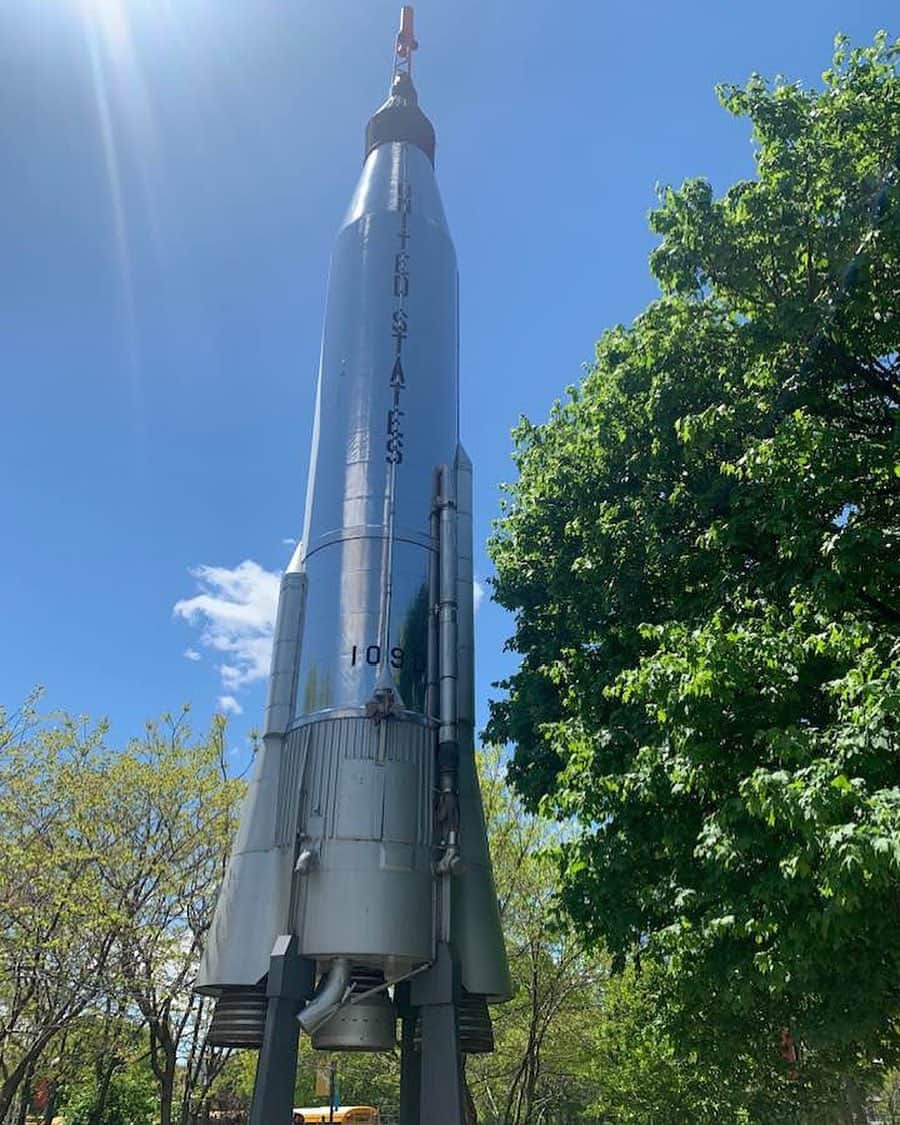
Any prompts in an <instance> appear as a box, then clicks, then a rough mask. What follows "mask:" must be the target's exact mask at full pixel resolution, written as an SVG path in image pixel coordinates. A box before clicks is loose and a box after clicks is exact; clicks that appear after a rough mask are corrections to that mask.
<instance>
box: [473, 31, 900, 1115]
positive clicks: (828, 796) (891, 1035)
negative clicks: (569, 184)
mask: <svg viewBox="0 0 900 1125" xmlns="http://www.w3.org/2000/svg"><path fill="white" fill-rule="evenodd" d="M898 53H900V52H898V46H897V44H892V43H890V42H889V41H888V40H887V37H886V36H884V35H880V36H879V37H878V39H877V40H876V43H875V45H874V46H873V47H870V48H866V49H857V50H852V51H851V50H850V49H849V48H848V46H847V44H846V43H845V42H844V41H843V40H839V41H838V45H837V53H836V55H835V60H834V65H833V68H832V69H831V70H829V71H826V72H825V74H824V76H823V83H824V84H823V86H822V88H821V89H805V88H803V87H801V86H799V85H795V84H787V83H784V82H778V83H776V84H774V85H770V84H768V83H766V82H764V81H763V80H762V79H760V78H758V77H754V78H753V79H751V81H750V82H749V83H748V84H747V86H746V87H744V88H741V89H739V88H734V87H725V88H722V89H721V91H720V97H721V100H722V102H723V104H724V106H725V107H726V108H727V109H728V110H729V111H730V112H731V113H733V114H735V115H737V116H738V117H745V118H749V120H750V122H751V123H752V126H753V134H754V138H755V142H756V148H757V170H758V175H757V178H756V179H755V180H753V181H748V182H742V183H738V184H736V185H735V186H734V187H732V188H731V189H730V190H729V191H727V192H726V193H725V195H724V196H722V197H721V198H715V197H714V195H713V192H712V190H711V188H710V186H709V184H708V183H706V182H704V181H702V180H692V181H688V182H687V183H685V184H684V185H683V186H682V187H681V188H680V189H678V190H672V189H668V190H666V191H665V192H663V193H662V196H661V205H660V207H659V209H658V210H657V211H655V212H654V213H653V215H652V216H651V226H652V228H653V230H654V231H655V232H656V233H658V234H659V235H660V236H661V242H660V244H659V246H658V247H657V249H656V250H655V251H654V252H653V254H652V256H651V266H652V269H653V272H654V274H655V276H656V277H657V279H658V280H659V282H660V284H661V287H662V289H663V296H662V298H661V299H660V300H658V301H657V302H655V303H654V304H653V305H651V306H650V307H649V308H648V309H647V311H646V312H645V313H644V314H643V315H642V316H640V317H639V318H638V319H637V320H636V321H635V322H634V324H633V325H632V326H631V327H630V328H627V329H626V328H622V327H619V328H615V329H613V330H611V331H608V332H607V333H605V335H604V336H603V338H602V339H601V340H600V342H599V344H598V345H597V350H596V358H595V362H594V364H593V366H592V368H591V369H590V371H589V373H588V375H587V377H586V378H585V380H584V381H583V383H582V384H581V385H580V386H578V387H572V388H570V389H569V395H568V399H567V400H566V401H565V402H563V403H558V404H557V405H556V406H555V407H554V409H553V411H552V414H551V417H550V420H549V421H548V422H547V423H545V424H543V425H534V424H532V423H530V422H528V421H526V420H523V421H522V422H521V423H520V425H519V426H518V428H517V430H516V431H515V444H516V448H515V462H516V465H517V467H518V470H519V477H518V481H517V482H516V483H515V484H513V485H511V486H508V487H507V499H506V501H505V504H504V509H503V514H502V518H501V519H500V521H499V522H498V525H497V529H496V533H495V535H494V538H493V540H492V546H491V550H492V555H493V559H494V561H495V564H496V568H497V579H496V582H495V596H496V598H497V600H498V601H499V602H500V603H501V604H502V605H504V606H506V607H507V608H508V609H510V610H512V611H513V612H514V614H515V621H516V626H515V635H514V637H513V638H512V640H511V642H510V647H512V648H514V649H515V650H517V651H518V652H519V653H521V654H522V661H521V666H520V669H519V671H518V672H517V673H516V674H515V675H514V676H513V677H512V678H511V679H510V680H509V681H508V682H507V683H506V684H505V685H504V686H505V687H506V688H507V689H508V693H507V697H506V698H505V699H503V700H501V701H499V702H496V703H495V704H494V705H493V708H492V718H491V723H490V727H489V731H488V734H489V736H490V737H491V738H492V739H493V740H495V741H504V742H506V741H509V742H512V743H514V744H515V747H516V750H515V758H514V761H513V764H512V767H511V777H512V778H513V780H514V782H515V784H516V785H517V787H518V788H519V790H520V792H521V793H522V794H523V796H524V797H525V799H526V801H527V802H528V804H529V805H530V807H532V808H538V807H540V808H541V809H543V810H544V811H545V812H546V813H547V814H549V815H552V816H554V817H557V818H560V819H566V818H575V820H576V821H577V824H578V826H579V827H578V830H577V832H576V834H575V835H574V836H573V838H571V839H570V840H569V841H568V842H567V844H566V846H565V848H564V869H563V898H564V902H565V904H566V906H567V908H568V910H569V912H570V914H571V916H572V917H573V919H574V920H575V922H576V924H577V925H578V927H579V929H580V930H581V931H582V932H583V933H584V934H585V935H586V936H587V938H588V939H589V940H590V941H592V942H594V943H597V944H598V945H599V944H601V943H602V944H605V945H606V946H607V947H608V948H609V950H610V951H611V952H612V954H613V955H614V957H615V959H616V965H617V967H621V966H622V965H624V964H625V962H626V960H627V959H628V958H629V957H634V956H635V955H636V954H639V953H643V954H644V955H651V956H654V957H657V958H658V959H659V962H660V963H661V964H664V965H665V967H666V971H667V973H668V974H669V975H670V977H671V979H672V980H673V981H674V982H675V983H676V984H677V990H678V997H679V1003H678V1004H677V1005H675V1006H674V1008H673V1011H674V1012H676V1013H677V1015H676V1016H674V1017H673V1019H674V1020H675V1021H676V1023H677V1024H678V1026H677V1027H676V1026H673V1033H674V1034H676V1036H677V1038H678V1039H679V1041H680V1042H686V1041H688V1040H690V1039H691V1038H692V1037H693V1038H696V1037H697V1036H698V1034H699V1031H700V1029H704V1034H707V1033H708V1034H709V1036H710V1038H711V1039H713V1040H714V1041H715V1042H716V1043H717V1044H718V1050H719V1051H720V1052H722V1051H724V1052H725V1054H726V1055H727V1056H734V1057H736V1056H737V1054H738V1053H739V1051H740V1048H741V1044H743V1043H746V1042H747V1041H748V1040H749V1039H751V1038H752V1039H755V1038H756V1037H757V1036H758V1035H759V1034H762V1036H763V1039H764V1041H766V1042H768V1043H769V1044H771V1045H773V1046H776V1045H777V1043H778V1037H779V1035H780V1033H781V1029H782V1028H785V1027H786V1028H790V1029H791V1031H792V1033H793V1036H794V1038H795V1039H796V1040H797V1042H798V1043H800V1044H801V1059H802V1056H803V1055H804V1053H805V1054H806V1056H807V1057H812V1055H813V1054H815V1053H816V1052H818V1054H819V1056H820V1057H825V1056H826V1055H829V1053H832V1054H831V1055H829V1057H832V1061H833V1065H834V1066H835V1067H838V1068H840V1067H843V1068H844V1070H845V1072H846V1073H847V1074H848V1075H850V1074H855V1073H857V1069H858V1072H859V1074H860V1075H865V1074H867V1073H868V1071H867V1067H868V1065H869V1062H870V1061H871V1060H874V1059H882V1060H888V1059H889V1058H890V1057H891V1056H892V1054H893V1053H894V1052H895V1051H896V1047H897V1037H896V1030H895V1029H896V1026H897V1017H898V1015H900V983H898V982H900V765H898V761H900V759H898V753H900V732H898V719H897V715H898V704H900V598H898V590H900V437H898V424H897V421H898V417H900V362H898V352H900V320H898V310H900V192H898V168H897V160H898V152H900V148H898V141H900V79H898V74H897V60H898ZM699 1013H703V1016H704V1019H702V1020H701V1019H699V1018H698V1014H699ZM702 1037H703V1036H702V1035H700V1038H701V1039H702ZM834 1052H837V1054H834ZM802 1065H803V1064H802V1061H801V1068H802ZM848 1112H850V1111H849V1110H848ZM757 1119H760V1120H762V1119H764V1118H757Z"/></svg>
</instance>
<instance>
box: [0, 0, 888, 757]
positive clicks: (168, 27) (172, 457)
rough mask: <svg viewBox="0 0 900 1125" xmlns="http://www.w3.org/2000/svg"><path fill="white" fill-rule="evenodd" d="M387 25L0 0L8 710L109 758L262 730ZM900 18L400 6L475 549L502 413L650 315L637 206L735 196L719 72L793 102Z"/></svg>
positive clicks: (496, 466)
mask: <svg viewBox="0 0 900 1125" xmlns="http://www.w3.org/2000/svg"><path fill="white" fill-rule="evenodd" d="M398 10H399V4H398V3H396V2H395V0H3V2H2V3H0V146H2V152H3V154H4V174H3V177H2V179H0V250H2V253H0V381H2V382H0V385H2V398H0V519H2V530H0V542H2V544H3V550H2V551H0V642H2V643H0V702H2V703H5V704H6V705H8V706H14V705H15V704H16V703H17V702H18V701H20V700H21V699H22V697H23V696H24V694H25V693H26V692H27V691H28V690H29V688H31V687H32V686H33V685H35V684H43V685H45V686H46V688H47V703H48V704H49V705H51V706H58V707H64V708H67V709H70V710H74V711H77V712H86V713H89V714H91V715H94V716H99V715H107V716H109V717H110V718H111V719H112V721H113V725H114V730H115V732H116V734H117V735H119V736H121V737H123V738H124V737H127V736H128V735H129V734H132V733H136V732H138V731H139V730H140V727H141V724H142V722H143V721H144V720H145V719H146V718H148V717H151V716H153V715H155V714H158V713H159V712H160V711H162V710H164V709H174V708H177V707H179V706H180V705H181V703H182V702H184V701H190V702H191V703H192V704H193V707H194V714H195V720H196V723H197V725H198V726H202V725H204V724H205V722H206V720H207V718H208V716H209V715H210V713H211V712H212V710H213V709H214V708H215V707H216V706H217V701H218V700H220V699H222V698H223V697H227V698H228V699H230V700H232V701H233V702H232V703H231V704H230V705H229V706H231V707H232V710H234V711H235V718H234V721H233V730H232V737H233V742H234V745H235V747H238V748H239V747H240V745H241V744H242V740H243V738H244V735H245V732H246V730H247V729H248V728H249V727H250V726H252V725H255V724H257V723H258V722H259V720H260V718H261V713H262V702H263V694H264V670H265V665H266V658H267V646H268V631H269V628H270V620H271V612H272V603H273V597H274V592H275V589H276V587H277V571H278V570H279V569H280V567H282V566H283V565H284V564H285V563H286V561H287V558H288V555H289V554H290V546H289V545H288V543H286V540H290V539H291V538H293V537H295V536H296V535H297V534H298V532H299V528H300V525H301V520H302V514H303V513H302V506H303V496H304V490H305V479H306V467H307V458H308V452H309V443H310V433H311V425H312V410H313V396H314V386H315V371H316V362H317V358H318V350H319V337H320V331H321V317H322V310H323V302H324V294H325V281H326V274H327V268H328V259H329V253H330V248H331V241H332V237H333V234H334V232H335V231H336V229H337V226H338V224H339V222H340V218H341V215H342V212H343V209H344V207H345V206H346V204H347V202H348V200H349V197H350V193H351V191H352V188H353V185H354V183H355V181H356V178H357V176H358V173H359V169H360V162H361V156H362V136H363V128H364V126H365V122H366V119H367V117H368V115H369V114H370V113H371V112H372V110H373V109H374V108H375V107H376V106H377V105H378V104H379V102H380V101H381V100H382V99H383V97H384V94H385V92H386V87H387V81H388V77H389V71H390V63H391V51H392V41H393V35H394V32H395V30H396V25H397V16H398ZM894 10H895V8H894V4H893V3H889V2H888V0H857V2H855V3H850V2H847V0H845V2H843V3H835V2H833V0H789V2H785V0H777V2H776V0H756V3H754V4H747V3H741V4H737V3H725V2H723V0H719V2H713V0H692V2H688V3H681V4H672V3H668V4H664V3H661V2H660V0H647V2H645V3H644V4H642V5H638V4H612V3H601V2H599V0H568V2H567V3H565V4H562V3H558V4H557V3H550V2H540V3H539V2H537V0H516V2H513V0H481V2H480V3H476V2H475V0H452V2H451V0H420V2H419V3H418V4H417V6H416V18H417V31H418V38H419V41H420V43H421V49H420V50H419V52H418V54H417V57H416V73H417V85H418V88H419V94H420V98H421V101H422V105H423V107H424V108H425V110H426V112H427V113H428V114H429V116H430V117H431V118H432V120H433V122H434V123H435V126H436V128H437V136H438V157H437V169H438V178H439V181H440V184H441V190H442V193H443V197H444V202H445V206H446V209H447V214H448V218H449V221H450V225H451V229H452V231H453V234H454V238H455V241H456V246H457V252H458V256H459V261H460V270H461V296H462V303H461V319H462V404H463V406H462V430H463V440H464V443H465V445H466V447H467V449H468V451H469V453H470V455H471V456H472V458H473V460H474V463H475V469H476V536H477V539H478V541H479V542H480V543H481V544H482V546H483V542H484V540H485V538H486V536H487V534H488V531H489V526H490V521H491V519H492V518H493V517H494V515H495V514H496V511H497V503H498V484H499V482H500V481H503V480H507V479H509V477H510V475H511V473H512V466H511V463H510V460H509V454H510V448H511V443H510V439H509V431H510V428H511V426H512V425H513V424H514V423H515V421H516V419H517V417H518V416H519V414H521V413H524V414H526V415H528V416H529V417H531V418H533V419H541V418H544V417H545V416H546V414H547V412H548V410H549V407H550V405H551V403H552V401H553V399H554V398H556V397H558V396H559V395H560V394H561V393H563V390H564V388H565V386H566V385H567V384H569V383H572V382H574V381H576V380H577V379H578V378H579V376H580V374H581V366H582V364H583V363H585V362H586V361H589V360H590V358H591V355H592V351H593V344H594V341H595V340H596V339H597V337H598V336H599V335H600V333H601V332H602V330H603V329H604V328H605V327H608V326H610V325H613V324H615V323H617V322H628V321H630V320H631V319H632V318H633V317H634V316H635V315H636V314H638V313H639V312H640V311H641V309H642V308H643V307H644V306H645V305H646V304H647V302H648V301H650V300H651V299H652V298H653V297H654V295H655V286H654V284H653V282H652V280H651V278H650V276H649V273H648V270H647V265H646V260H647V254H648V251H649V250H650V248H651V246H652V244H653V240H652V237H651V236H650V234H649V232H648V230H647V224H646V215H647V211H648V210H649V208H650V207H651V206H652V204H653V201H654V185H655V183H657V182H661V183H673V184H677V183H680V182H681V180H682V179H683V178H685V177H686V176H691V175H698V174H702V175H705V176H707V177H709V178H710V179H711V180H712V182H713V184H714V186H715V187H716V189H717V190H721V189H723V188H724V187H726V186H727V185H728V184H730V183H731V182H733V181H734V180H736V179H739V178H742V177H746V176H749V175H752V172H753V164H752V148H751V145H750V141H749V133H748V129H747V127H746V123H743V122H736V121H734V120H732V119H731V118H729V117H728V115H727V114H725V113H724V111H722V110H721V109H720V108H719V107H718V105H717V103H716V99H715V94H714V89H713V88H714V85H715V83H716V82H717V81H738V82H742V81H743V80H744V79H746V78H747V76H748V75H749V74H750V72H751V71H753V70H757V71H760V72H761V73H763V74H766V75H774V74H778V73H783V74H785V75H787V76H789V77H790V78H792V79H800V80H802V81H804V82H807V83H811V82H816V81H817V80H818V76H819V74H820V73H821V71H822V70H823V69H824V67H825V66H826V65H827V64H828V62H829V59H830V54H831V43H832V39H833V36H834V34H835V32H836V31H838V30H842V31H845V32H847V33H848V34H849V35H850V36H851V37H852V38H853V39H854V40H855V41H857V42H865V41H870V40H871V37H872V35H873V34H874V32H875V31H876V29H878V28H879V27H888V28H889V30H890V29H891V23H890V16H891V15H892V14H893V12H894ZM894 30H895V29H894ZM476 567H477V569H478V571H479V573H480V574H481V575H482V576H484V575H486V574H488V573H489V566H488V562H487V560H486V558H485V556H484V553H483V550H482V552H481V554H480V556H479V557H478V558H477V559H476ZM197 599H199V600H197ZM477 624H478V668H477V677H478V694H479V709H480V715H481V718H482V720H483V719H484V717H485V713H486V700H487V698H488V695H489V693H490V686H489V685H490V682H491V681H492V680H495V679H497V678H499V677H501V676H502V675H503V674H504V673H505V672H507V671H509V670H510V668H511V667H512V664H513V661H514V657H513V656H512V655H509V654H507V655H504V654H503V653H502V647H503V642H504V640H505V638H506V637H507V636H508V634H509V631H510V625H509V621H508V619H506V618H505V616H504V614H503V613H502V612H501V611H500V610H499V609H498V608H497V607H495V606H492V605H490V604H488V603H487V602H485V603H484V604H482V606H481V608H480V610H479V614H478V623H477ZM238 709H240V711H241V713H240V714H237V711H238Z"/></svg>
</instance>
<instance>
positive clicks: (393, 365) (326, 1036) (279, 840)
mask: <svg viewBox="0 0 900 1125" xmlns="http://www.w3.org/2000/svg"><path fill="white" fill-rule="evenodd" d="M416 47H417V44H416V41H415V37H414V34H413V25H412V9H411V8H404V9H403V14H402V17H401V28H400V33H399V35H398V37H397V43H396V49H395V58H394V70H393V77H392V82H391V88H390V94H389V97H388V99H387V101H385V102H384V104H383V105H382V106H381V107H380V108H379V109H378V110H377V111H376V112H375V114H374V115H373V116H372V118H371V119H370V121H369V123H368V127H367V129H366V134H365V159H364V163H363V168H362V174H361V176H360V179H359V182H358V184H357V186H356V190H355V191H354V193H353V196H352V199H351V201H350V206H349V208H348V210H347V213H346V216H345V218H344V221H343V224H342V226H341V228H340V231H339V232H338V235H337V241H336V243H335V246H334V252H333V255H332V260H331V270H330V276H329V281H328V296H327V303H326V312H325V324H324V331H323V336H322V349H321V359H320V365H319V373H318V390H317V398H316V411H315V423H314V427H313V435H312V453H311V458H310V469H309V482H308V488H307V494H306V511H305V523H304V528H303V534H302V539H301V540H300V543H299V545H298V547H297V549H296V550H295V552H294V554H293V557H292V558H291V560H290V563H289V565H288V567H287V569H286V571H285V572H284V575H283V577H282V580H281V588H280V596H279V603H278V612H277V618H276V625H275V635H274V646H273V653H272V663H271V672H270V677H269V686H268V698H267V703H266V710H265V724H264V733H263V737H262V744H261V747H260V749H259V751H258V753H257V756H256V761H255V765H254V772H253V775H252V780H251V782H250V784H249V788H248V792H247V795H246V798H245V803H244V805H243V809H242V812H241V817H240V825H239V830H238V834H237V838H236V841H235V843H234V846H233V850H232V853H231V856H230V859H229V862H228V865H227V868H226V871H225V875H224V879H223V884H222V887H221V890H220V893H219V898H218V902H217V905H216V910H215V914H214V919H213V922H212V926H211V929H210V931H209V934H208V937H207V942H206V946H205V951H204V954H203V958H202V962H201V966H200V970H199V977H198V980H197V984H196V988H197V990H198V991H200V992H202V993H205V994H208V995H211V996H214V997H216V1008H215V1013H214V1016H213V1021H212V1026H211V1029H210V1033H209V1038H210V1041H212V1042H214V1043H218V1044H223V1045H232V1046H245V1047H259V1046H261V1045H262V1042H263V1035H264V1028H265V1019H266V991H267V974H268V973H269V969H270V957H271V956H272V952H273V947H274V946H275V944H276V942H277V941H278V940H279V939H280V938H282V937H290V938H291V940H292V941H293V942H294V944H295V947H296V949H297V951H298V953H299V956H300V957H301V958H303V959H304V960H305V961H306V962H307V963H308V964H309V965H310V966H313V968H312V969H311V973H312V976H311V979H312V980H313V981H314V982H315V987H314V990H313V991H312V994H311V995H309V996H305V997H303V998H302V999H301V1000H300V1002H299V1003H298V1005H297V1013H296V1015H297V1018H298V1020H299V1023H300V1027H301V1028H302V1029H303V1031H304V1032H306V1033H307V1034H308V1035H310V1036H311V1039H312V1046H313V1047H314V1048H319V1049H328V1050H374V1051H378V1050H391V1049H393V1048H394V1046H395V1044H396V1021H397V1017H398V1007H399V1005H400V999H399V998H400V997H401V996H402V995H404V992H403V989H404V987H405V986H407V987H408V984H409V982H410V981H414V980H415V978H416V977H417V975H419V974H422V973H425V972H426V971H427V970H428V969H429V967H430V966H433V965H434V964H435V962H436V959H437V957H438V950H439V948H448V949H452V951H453V958H454V961H455V964H456V965H457V966H458V976H459V984H460V987H459V988H458V990H457V992H458V994H457V999H456V1001H455V1004H456V1009H457V1011H456V1027H457V1029H458V1039H459V1049H460V1051H461V1052H463V1053H466V1052H475V1051H485V1050H491V1049H492V1046H493V1039H492V1032H491V1024H490V1019H489V1015H488V1009H487V1004H488V1003H493V1002H497V1001H502V1000H504V999H506V998H507V997H508V996H509V994H510V981H509V972H508V967H507V961H506V952H505V948H504V943H503V936H502V931H501V926H500V917H499V912H498V907H497V899H496V893H495V890H494V882H493V875H492V871H491V863H490V856H489V852H488V843H487V837H486V832H485V823H484V815H483V810H482V803H481V796H480V792H479V786H478V779H477V775H476V770H475V756H474V720H475V711H474V607H473V570H472V465H471V462H470V460H469V458H468V457H467V456H466V453H465V452H464V450H463V448H462V446H461V444H460V441H459V345H458V278H457V264H456V254H455V251H454V247H453V242H452V239H451V237H450V232H449V229H448V226H447V220H446V217H445V215H444V209H443V205H442V203H441V197H440V193H439V191H438V186H437V181H436V179H435V171H434V157H435V133H434V128H433V127H432V124H431V122H430V121H429V120H428V118H427V117H426V116H425V114H424V113H423V112H422V110H421V109H420V108H419V105H418V98H417V94H416V90H415V87H414V85H413V81H412V56H413V51H414V50H415V48H416ZM270 992H271V990H270Z"/></svg>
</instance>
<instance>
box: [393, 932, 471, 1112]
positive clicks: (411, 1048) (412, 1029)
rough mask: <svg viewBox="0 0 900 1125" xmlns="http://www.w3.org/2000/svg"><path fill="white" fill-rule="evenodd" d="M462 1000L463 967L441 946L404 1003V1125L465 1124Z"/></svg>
mask: <svg viewBox="0 0 900 1125" xmlns="http://www.w3.org/2000/svg"><path fill="white" fill-rule="evenodd" d="M460 996H461V986H460V981H459V965H458V964H457V962H456V960H455V958H454V956H453V951H452V949H451V947H450V946H449V945H446V944H443V943H441V944H440V945H438V948H437V959H436V960H435V963H434V964H433V965H432V967H431V968H430V969H428V970H427V972H424V973H422V974H421V975H420V976H417V977H416V978H415V979H414V980H412V981H411V982H410V985H409V989H408V991H407V994H406V996H405V997H404V998H403V1000H402V1002H401V1015H402V1017H403V1035H402V1039H401V1047H400V1125H465V1104H466V1101H465V1077H464V1073H463V1056H462V1053H461V1051H460V1048H459V1022H458V1004H459V1000H460ZM417 1024H418V1030H419V1034H418V1036H417V1035H416V1025H417ZM416 1039H418V1041H419V1042H418V1044H417V1043H416Z"/></svg>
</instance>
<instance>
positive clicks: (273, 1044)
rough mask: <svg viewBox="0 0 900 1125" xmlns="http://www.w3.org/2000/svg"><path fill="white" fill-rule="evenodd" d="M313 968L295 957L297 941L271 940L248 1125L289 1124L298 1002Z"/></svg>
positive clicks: (310, 984) (285, 937) (289, 937)
mask: <svg viewBox="0 0 900 1125" xmlns="http://www.w3.org/2000/svg"><path fill="white" fill-rule="evenodd" d="M314 985H315V964H314V963H313V962H312V961H307V960H306V959H305V958H303V957H300V956H299V954H298V953H297V938H296V937H295V936H294V935H293V934H282V935H281V936H280V937H278V938H276V939H275V945H274V946H273V948H272V957H271V960H270V961H269V977H268V984H267V986H266V996H267V997H268V1007H267V1010H266V1030H265V1033H264V1035H263V1045H262V1050H261V1051H260V1053H259V1062H258V1063H257V1067H256V1082H255V1083H254V1085H253V1102H252V1103H251V1106H250V1125H291V1117H292V1116H293V1111H294V1083H295V1081H296V1077H297V1049H298V1047H299V1042H300V1024H299V1023H298V1022H297V1011H298V1009H299V1007H300V1001H301V1000H303V999H305V998H306V997H307V996H309V995H310V994H311V993H312V990H313V987H314Z"/></svg>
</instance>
